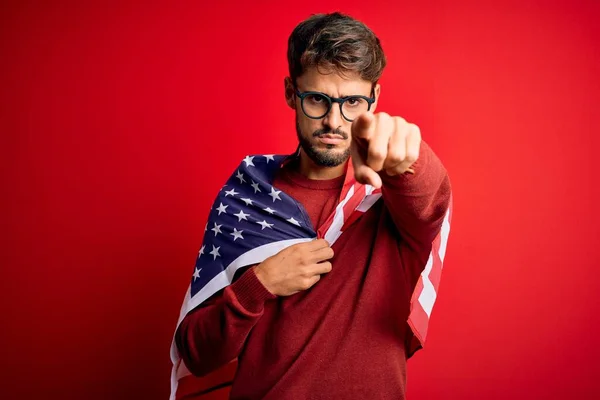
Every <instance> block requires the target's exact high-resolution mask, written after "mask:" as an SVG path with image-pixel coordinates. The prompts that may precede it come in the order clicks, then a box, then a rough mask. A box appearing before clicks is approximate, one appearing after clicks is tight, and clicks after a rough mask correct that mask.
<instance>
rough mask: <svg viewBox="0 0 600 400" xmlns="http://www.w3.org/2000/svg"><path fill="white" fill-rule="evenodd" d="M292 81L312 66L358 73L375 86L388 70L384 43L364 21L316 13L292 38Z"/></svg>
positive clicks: (292, 34) (293, 33) (295, 30)
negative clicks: (385, 69) (386, 68)
mask: <svg viewBox="0 0 600 400" xmlns="http://www.w3.org/2000/svg"><path fill="white" fill-rule="evenodd" d="M287 57H288V66H289V72H290V77H291V78H292V82H294V84H296V78H298V77H299V76H301V75H302V74H303V73H304V71H306V69H308V68H310V67H317V68H324V69H325V70H329V69H334V70H335V71H336V72H339V73H341V74H344V73H346V72H351V71H354V72H358V73H359V75H360V77H361V78H363V79H365V80H367V81H370V82H372V83H373V84H375V83H376V82H377V81H378V80H379V78H381V74H382V73H383V69H384V68H385V64H386V60H385V54H384V53H383V49H382V48H381V43H380V42H379V39H378V38H377V36H375V34H374V33H373V32H372V31H371V30H370V29H369V28H368V27H367V26H366V25H365V24H363V23H362V22H360V21H358V20H356V19H354V18H352V17H350V16H348V15H344V14H341V13H339V12H334V13H331V14H314V15H312V16H311V17H309V18H308V19H306V20H304V21H302V22H301V23H300V24H298V25H297V26H296V28H294V30H293V31H292V33H291V35H290V37H289V39H288V53H287Z"/></svg>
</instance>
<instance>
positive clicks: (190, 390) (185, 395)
mask: <svg viewBox="0 0 600 400" xmlns="http://www.w3.org/2000/svg"><path fill="white" fill-rule="evenodd" d="M237 365H238V363H237V360H235V361H232V362H230V363H229V364H227V365H224V366H223V367H221V368H219V369H217V370H215V371H213V372H211V373H209V374H208V375H205V376H202V377H197V376H194V375H188V376H184V377H183V378H181V379H179V381H178V384H177V395H176V397H175V399H176V400H191V399H202V400H212V399H223V398H224V397H223V396H224V393H229V389H230V387H231V382H233V377H234V376H235V371H236V369H237ZM225 391H226V392H225Z"/></svg>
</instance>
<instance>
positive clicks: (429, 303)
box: [419, 253, 437, 317]
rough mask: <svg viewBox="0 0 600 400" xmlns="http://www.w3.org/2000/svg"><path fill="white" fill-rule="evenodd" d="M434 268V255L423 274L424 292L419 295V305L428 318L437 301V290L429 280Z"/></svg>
mask: <svg viewBox="0 0 600 400" xmlns="http://www.w3.org/2000/svg"><path fill="white" fill-rule="evenodd" d="M432 267H433V255H432V254H431V253H430V254H429V259H428V260H427V264H426V265H425V269H424V270H423V272H422V273H421V278H422V280H423V290H422V291H421V294H420V295H419V303H420V304H421V306H422V307H423V310H424V311H425V313H426V314H427V317H430V316H431V310H432V309H433V304H434V303H435V299H436V297H437V294H436V293H435V288H434V287H433V283H431V280H429V273H430V272H431V268H432Z"/></svg>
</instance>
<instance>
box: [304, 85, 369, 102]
mask: <svg viewBox="0 0 600 400" xmlns="http://www.w3.org/2000/svg"><path fill="white" fill-rule="evenodd" d="M298 89H300V88H298ZM305 91H306V92H318V93H323V94H326V95H327V96H329V97H333V98H335V96H332V95H330V94H328V93H325V92H322V91H320V90H312V89H307V90H305ZM352 96H366V97H369V96H368V95H363V94H343V93H342V94H340V97H337V98H338V99H343V98H344V97H352Z"/></svg>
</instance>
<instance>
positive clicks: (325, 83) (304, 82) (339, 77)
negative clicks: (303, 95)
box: [297, 67, 372, 96]
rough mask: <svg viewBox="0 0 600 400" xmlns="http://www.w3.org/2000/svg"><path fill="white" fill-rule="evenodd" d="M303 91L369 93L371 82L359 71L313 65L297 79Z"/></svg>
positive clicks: (344, 93) (337, 94)
mask: <svg viewBox="0 0 600 400" xmlns="http://www.w3.org/2000/svg"><path fill="white" fill-rule="evenodd" d="M297 83H298V88H299V89H300V90H302V91H316V92H323V93H326V94H328V95H330V96H348V95H353V94H363V95H365V96H368V95H369V92H370V91H371V85H372V84H371V82H370V81H367V80H365V79H363V78H361V77H360V75H359V74H358V72H355V71H351V72H344V73H343V74H342V73H340V72H339V71H336V70H331V69H329V70H327V69H324V68H316V67H311V68H308V69H307V70H306V71H304V73H303V74H302V75H301V76H299V77H298V79H297Z"/></svg>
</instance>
